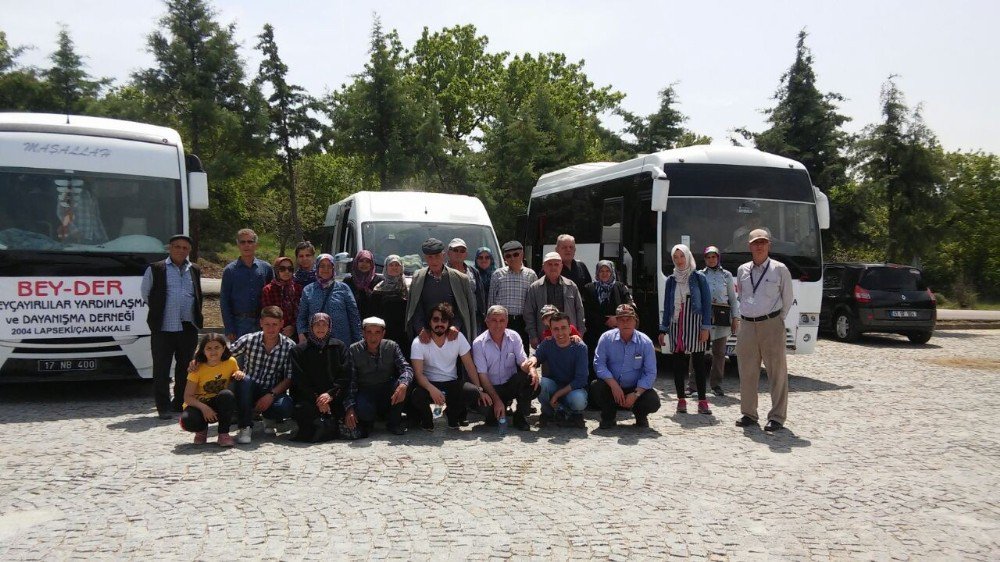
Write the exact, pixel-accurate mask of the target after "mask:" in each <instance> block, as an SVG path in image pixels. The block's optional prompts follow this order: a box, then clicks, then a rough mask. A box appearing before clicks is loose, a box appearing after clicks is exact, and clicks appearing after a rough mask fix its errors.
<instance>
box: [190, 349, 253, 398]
mask: <svg viewBox="0 0 1000 562" xmlns="http://www.w3.org/2000/svg"><path fill="white" fill-rule="evenodd" d="M238 370H240V366H239V364H237V363H236V358H235V357H230V358H229V359H226V360H225V361H223V362H221V363H219V364H218V365H216V366H214V367H210V366H209V365H208V363H200V364H199V365H198V369H197V370H196V371H195V372H193V373H188V378H187V380H188V383H189V384H196V385H198V389H197V390H196V391H195V393H194V395H195V396H197V397H198V400H201V401H205V400H211V399H212V398H215V396H216V395H218V394H219V393H220V392H222V391H223V390H225V389H226V387H228V386H229V379H230V378H231V377H232V376H233V373H235V372H236V371H238ZM184 407H185V408H186V407H187V404H185V405H184Z"/></svg>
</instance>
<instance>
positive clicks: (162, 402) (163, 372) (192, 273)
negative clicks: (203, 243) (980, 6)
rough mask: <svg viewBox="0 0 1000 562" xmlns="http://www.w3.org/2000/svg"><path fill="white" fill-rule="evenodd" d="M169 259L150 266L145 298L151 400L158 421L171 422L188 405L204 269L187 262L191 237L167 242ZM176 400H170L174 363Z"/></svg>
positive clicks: (175, 237)
mask: <svg viewBox="0 0 1000 562" xmlns="http://www.w3.org/2000/svg"><path fill="white" fill-rule="evenodd" d="M167 253H168V254H169V255H168V256H167V259H165V260H162V261H157V262H153V263H151V264H149V267H148V268H146V273H145V274H144V275H143V277H142V285H141V291H142V298H143V299H145V301H146V306H148V307H149V314H148V315H147V316H146V322H147V323H148V324H149V331H150V337H149V346H150V349H151V351H152V353H153V398H154V400H155V401H156V411H157V413H158V414H159V416H160V419H170V418H171V417H172V416H171V413H179V412H180V411H181V409H182V406H183V404H184V385H185V383H186V382H187V367H188V363H190V362H191V358H192V357H194V348H195V346H196V345H197V344H198V330H199V329H200V328H201V325H202V313H201V303H202V300H201V269H199V268H198V266H197V265H195V264H193V263H191V261H190V260H188V256H190V255H191V238H190V237H188V236H187V235H185V234H175V235H173V236H171V237H170V241H169V242H168V244H167ZM171 361H176V365H177V366H176V368H175V369H174V397H173V400H171V399H170V362H171Z"/></svg>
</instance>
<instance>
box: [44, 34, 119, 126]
mask: <svg viewBox="0 0 1000 562" xmlns="http://www.w3.org/2000/svg"><path fill="white" fill-rule="evenodd" d="M58 44H59V48H58V49H56V51H55V52H54V53H52V55H51V56H50V57H49V60H51V61H52V66H51V67H49V68H48V69H47V70H45V71H44V72H42V75H43V76H44V77H45V79H46V80H47V81H48V86H49V88H51V90H52V95H53V98H54V101H57V103H58V105H56V106H55V107H53V108H52V110H56V111H62V112H65V113H67V114H69V113H84V112H86V108H87V107H88V106H90V105H91V104H93V102H94V101H96V100H97V98H98V97H99V96H100V94H101V90H102V89H104V88H106V87H108V86H110V85H111V82H112V80H111V79H110V78H100V79H97V80H93V79H91V77H90V75H89V74H88V73H87V71H86V65H84V63H83V57H81V56H80V55H79V54H77V52H76V49H75V48H74V46H73V39H72V38H71V37H70V36H69V30H68V29H67V28H66V26H65V25H62V26H61V28H60V29H59V39H58Z"/></svg>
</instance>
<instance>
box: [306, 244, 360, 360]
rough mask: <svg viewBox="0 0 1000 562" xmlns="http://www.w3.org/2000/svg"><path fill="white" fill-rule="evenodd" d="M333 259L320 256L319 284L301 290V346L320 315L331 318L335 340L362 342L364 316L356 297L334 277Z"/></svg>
mask: <svg viewBox="0 0 1000 562" xmlns="http://www.w3.org/2000/svg"><path fill="white" fill-rule="evenodd" d="M333 272H334V264H333V256H331V255H330V254H320V256H319V257H318V258H316V282H315V283H310V284H309V285H307V286H306V288H305V289H303V290H302V300H301V301H300V302H299V317H298V322H297V324H296V329H297V330H298V332H299V343H305V341H306V334H308V333H309V319H310V318H312V315H313V314H316V313H317V312H325V313H327V314H329V315H330V333H331V335H332V336H333V337H335V338H337V339H338V340H340V341H342V342H344V344H345V345H351V344H352V343H354V342H356V341H361V316H360V315H359V313H358V305H357V303H355V301H354V294H353V293H352V292H351V289H350V288H349V287H348V286H347V285H346V284H345V283H341V282H340V281H337V280H336V279H334V277H333Z"/></svg>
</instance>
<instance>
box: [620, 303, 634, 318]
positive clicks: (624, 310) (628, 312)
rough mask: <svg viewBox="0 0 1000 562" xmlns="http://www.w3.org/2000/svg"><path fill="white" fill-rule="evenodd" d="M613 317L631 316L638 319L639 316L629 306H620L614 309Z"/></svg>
mask: <svg viewBox="0 0 1000 562" xmlns="http://www.w3.org/2000/svg"><path fill="white" fill-rule="evenodd" d="M615 316H631V317H633V318H638V317H639V316H638V315H637V314H636V313H635V308H633V307H632V305H630V304H620V305H618V308H616V309H615Z"/></svg>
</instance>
